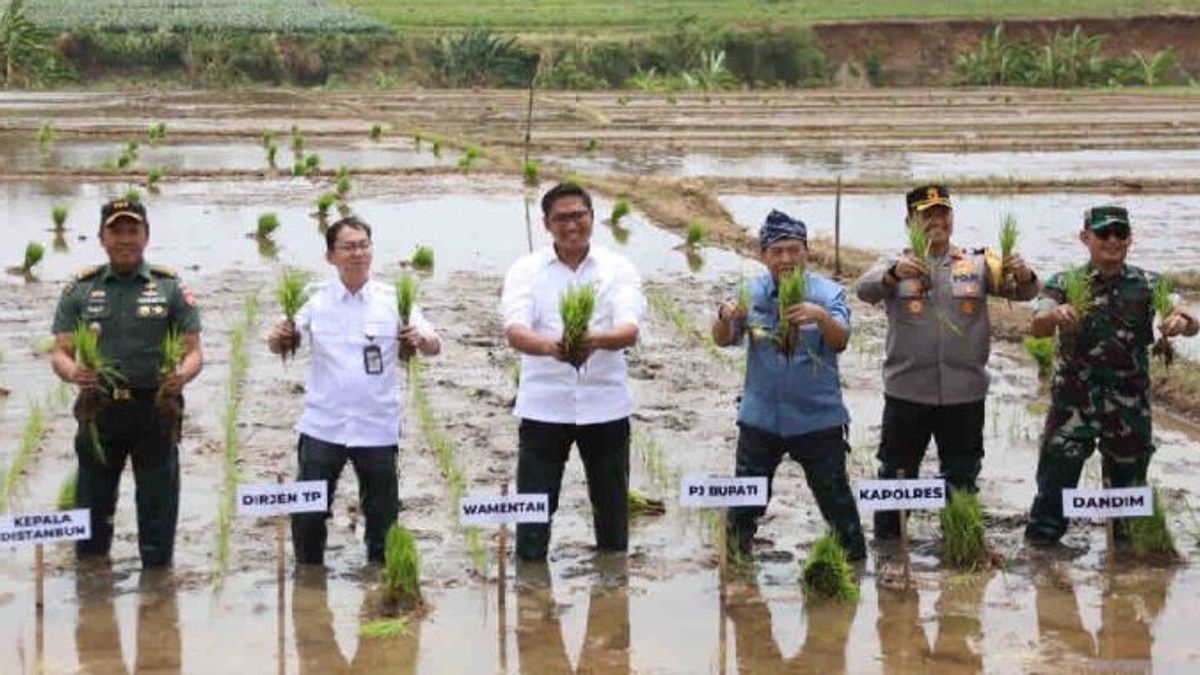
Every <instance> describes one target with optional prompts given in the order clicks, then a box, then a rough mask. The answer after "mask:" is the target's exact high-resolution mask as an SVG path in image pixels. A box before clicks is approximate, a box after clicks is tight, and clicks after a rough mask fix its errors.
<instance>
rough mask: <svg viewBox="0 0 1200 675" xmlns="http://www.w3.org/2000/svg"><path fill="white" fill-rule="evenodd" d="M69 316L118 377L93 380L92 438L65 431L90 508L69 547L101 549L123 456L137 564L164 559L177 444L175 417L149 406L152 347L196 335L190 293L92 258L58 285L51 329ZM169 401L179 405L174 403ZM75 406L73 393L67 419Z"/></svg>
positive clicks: (172, 516) (160, 271)
mask: <svg viewBox="0 0 1200 675" xmlns="http://www.w3.org/2000/svg"><path fill="white" fill-rule="evenodd" d="M79 321H83V322H84V323H85V324H87V325H88V326H90V327H92V328H93V329H95V330H97V332H98V333H99V338H100V339H99V350H100V354H101V355H102V356H103V357H104V358H106V359H107V360H108V361H109V362H110V363H111V364H112V365H113V366H114V367H115V368H116V370H117V371H118V372H119V373H120V374H121V376H122V379H121V380H120V381H119V382H116V383H113V384H106V383H102V391H103V398H104V400H105V404H104V405H103V406H101V408H100V409H99V411H98V412H97V413H96V415H95V418H94V420H93V421H94V423H95V424H94V427H95V431H96V432H98V433H96V434H95V437H94V435H93V431H92V429H91V428H89V427H91V426H92V425H90V424H82V423H81V424H80V425H79V426H80V428H79V430H78V432H77V434H76V436H75V452H76V454H77V455H78V459H79V482H78V488H77V492H76V503H77V505H78V506H79V507H80V508H88V509H91V511H92V538H91V539H90V540H88V541H83V542H79V543H78V544H77V548H76V551H77V553H79V554H80V555H84V554H106V553H107V552H108V549H109V547H110V545H111V544H112V535H113V514H114V513H115V512H116V506H117V494H118V488H119V486H120V481H121V472H122V470H123V469H124V466H125V459H126V457H129V458H131V460H132V463H133V471H134V478H135V479H136V482H137V511H138V549H139V552H140V553H141V558H142V563H143V564H144V565H145V566H147V567H150V566H156V565H164V564H167V563H169V562H170V561H171V555H172V552H173V548H174V541H175V524H176V521H177V519H178V511H179V451H178V447H177V446H176V445H175V440H174V439H175V438H177V437H178V430H179V429H178V420H176V421H175V423H174V424H169V423H168V422H167V421H166V420H165V419H164V418H163V416H162V415H161V414H160V413H159V411H158V408H157V407H156V406H155V404H154V399H155V394H156V392H157V389H158V386H159V380H160V376H159V368H160V365H161V360H162V354H161V345H162V342H163V338H164V337H165V336H166V334H167V331H168V329H175V330H176V331H178V332H179V333H180V334H185V335H186V334H194V333H199V332H200V312H199V310H197V309H196V306H195V300H194V299H193V297H192V295H191V293H190V291H188V290H187V288H186V287H185V286H184V285H183V284H182V282H180V280H179V278H178V277H177V276H176V275H175V273H174V272H172V271H171V270H169V269H166V268H163V267H158V266H154V265H147V264H145V263H142V265H141V266H140V267H138V269H137V270H136V271H135V272H134V273H133V274H132V275H129V276H121V275H118V274H117V273H116V272H115V271H113V269H112V268H111V267H110V266H109V265H100V266H96V267H91V268H87V269H85V270H83V271H81V272H80V273H79V274H77V275H76V277H75V279H74V280H73V281H72V282H71V283H70V284H69V285H68V286H67V287H66V289H65V290H64V291H63V294H62V297H61V298H60V299H59V302H58V308H57V310H56V311H55V314H54V326H53V331H54V333H55V334H61V333H70V332H71V331H73V330H74V329H75V327H76V325H77V323H78V322H79ZM179 404H180V408H181V409H182V400H181V401H179ZM79 410H80V402H79V401H78V400H77V401H76V414H77V416H78V414H79ZM172 427H173V428H172ZM97 441H98V443H97ZM98 450H99V451H98Z"/></svg>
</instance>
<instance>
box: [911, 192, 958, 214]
mask: <svg viewBox="0 0 1200 675" xmlns="http://www.w3.org/2000/svg"><path fill="white" fill-rule="evenodd" d="M904 201H905V202H906V203H907V204H908V212H909V213H912V212H914V211H917V212H920V211H924V210H925V209H928V208H930V207H931V206H944V207H946V208H951V206H950V191H949V190H947V189H946V186H945V185H922V186H921V187H919V188H915V189H913V190H909V192H908V194H907V195H905V197H904Z"/></svg>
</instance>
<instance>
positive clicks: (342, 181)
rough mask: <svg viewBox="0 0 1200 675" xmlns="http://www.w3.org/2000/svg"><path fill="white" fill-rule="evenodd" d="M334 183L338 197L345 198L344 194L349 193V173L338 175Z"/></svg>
mask: <svg viewBox="0 0 1200 675" xmlns="http://www.w3.org/2000/svg"><path fill="white" fill-rule="evenodd" d="M335 185H336V190H337V196H338V198H339V199H345V198H346V195H348V194H350V188H351V183H350V176H349V175H345V176H338V178H337V181H336V183H335Z"/></svg>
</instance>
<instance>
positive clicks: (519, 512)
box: [458, 494, 550, 526]
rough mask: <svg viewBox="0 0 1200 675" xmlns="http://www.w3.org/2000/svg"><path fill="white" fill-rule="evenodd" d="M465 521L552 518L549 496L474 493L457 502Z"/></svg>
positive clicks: (540, 520)
mask: <svg viewBox="0 0 1200 675" xmlns="http://www.w3.org/2000/svg"><path fill="white" fill-rule="evenodd" d="M458 522H460V523H462V524H463V525H484V526H488V525H504V524H506V523H548V522H550V496H549V495H545V494H516V495H504V496H501V495H474V496H470V497H463V498H462V501H460V502H459V503H458Z"/></svg>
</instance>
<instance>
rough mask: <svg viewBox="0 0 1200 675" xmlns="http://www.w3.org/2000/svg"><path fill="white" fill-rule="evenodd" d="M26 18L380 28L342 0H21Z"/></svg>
mask: <svg viewBox="0 0 1200 675" xmlns="http://www.w3.org/2000/svg"><path fill="white" fill-rule="evenodd" d="M25 7H26V11H27V13H28V15H29V18H30V19H32V20H33V21H34V22H35V23H36V24H38V25H39V26H40V27H42V28H45V29H49V30H65V29H70V28H79V27H83V26H86V27H89V28H91V29H93V30H96V31H126V30H135V31H151V32H152V31H157V30H160V29H163V30H176V31H183V32H203V31H230V30H242V31H253V32H279V33H331V32H351V33H364V32H365V33H370V32H379V31H381V30H383V29H384V26H382V25H381V24H380V23H379V22H378V21H375V20H372V19H371V18H370V17H369V16H365V15H362V14H356V13H354V12H352V11H351V10H350V9H349V8H347V7H345V6H343V3H339V2H335V1H314V0H304V1H301V0H182V1H180V0H176V1H174V2H157V1H153V2H150V1H147V0H26V2H25Z"/></svg>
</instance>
